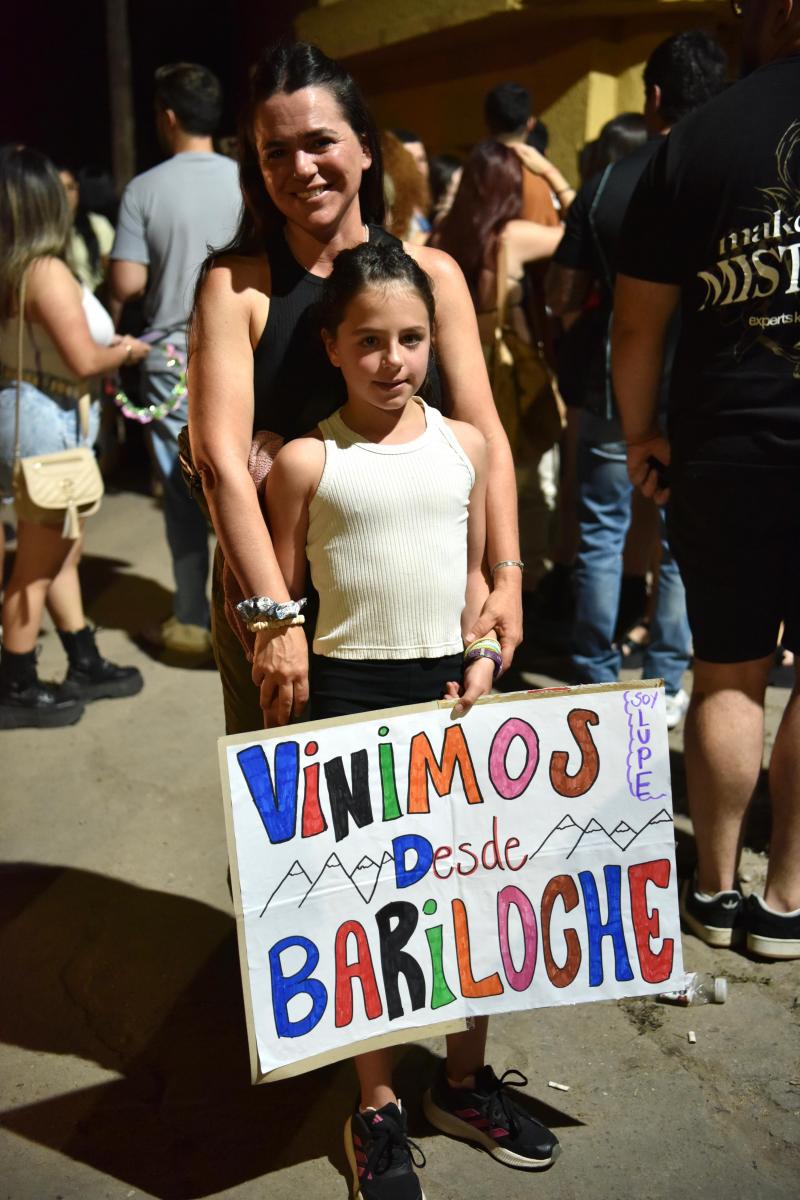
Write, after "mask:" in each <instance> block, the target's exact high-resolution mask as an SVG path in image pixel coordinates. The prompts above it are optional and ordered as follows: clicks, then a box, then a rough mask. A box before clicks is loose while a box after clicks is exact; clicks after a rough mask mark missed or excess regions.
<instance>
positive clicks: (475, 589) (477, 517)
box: [447, 421, 495, 717]
mask: <svg viewBox="0 0 800 1200" xmlns="http://www.w3.org/2000/svg"><path fill="white" fill-rule="evenodd" d="M449 424H450V427H451V429H452V430H453V433H454V434H455V435H456V437H457V438H458V440H459V442H460V444H461V446H462V448H463V450H464V453H465V454H466V455H467V457H468V458H469V460H470V462H471V463H472V466H473V468H474V470H475V482H474V483H473V485H472V491H471V492H470V497H469V520H468V522H467V588H466V596H465V601H464V610H463V612H462V614H461V630H462V635H463V637H464V642H465V644H467V645H468V644H469V642H471V641H473V640H474V639H473V638H472V637H469V636H468V635H469V633H470V630H471V629H472V626H473V624H474V623H475V621H476V619H477V617H478V616H479V614H480V612H481V609H482V608H483V606H484V604H485V603H486V600H487V598H488V596H489V587H488V585H487V583H486V575H485V574H484V566H483V564H484V559H485V557H486V472H487V465H488V448H487V445H486V439H485V438H484V436H483V435H482V434H481V433H480V432H479V430H477V429H475V427H474V426H473V425H467V424H465V423H464V422H462V421H451V422H449ZM488 636H489V637H494V636H495V631H494V629H491V630H489V631H488ZM493 680H494V664H493V663H492V661H491V659H478V660H477V661H475V662H473V663H470V665H469V666H468V667H467V668H466V670H465V672H464V685H463V687H462V688H461V689H459V688H458V686H457V685H456V684H455V683H453V684H451V685H448V689H447V695H448V697H449V698H451V699H455V698H456V697H458V696H459V695H460V699H459V701H458V703H457V704H456V705H455V707H454V709H453V716H454V717H460V716H463V714H464V713H465V712H468V711H469V709H470V708H472V705H473V704H474V703H475V701H476V700H477V699H478V697H479V696H485V695H486V694H487V693H488V692H490V691H491V690H492V682H493Z"/></svg>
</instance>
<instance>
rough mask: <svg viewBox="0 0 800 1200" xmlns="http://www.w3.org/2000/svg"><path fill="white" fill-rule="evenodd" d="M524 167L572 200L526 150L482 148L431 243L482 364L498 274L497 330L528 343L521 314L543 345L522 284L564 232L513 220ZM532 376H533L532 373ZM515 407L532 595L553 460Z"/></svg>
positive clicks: (546, 533)
mask: <svg viewBox="0 0 800 1200" xmlns="http://www.w3.org/2000/svg"><path fill="white" fill-rule="evenodd" d="M523 156H524V157H523ZM523 163H526V165H527V163H530V164H531V166H530V168H527V169H532V170H533V171H534V174H537V175H541V176H542V178H544V179H545V182H546V183H548V184H549V186H550V188H551V189H552V190H553V191H554V192H556V193H557V194H558V195H559V197H560V200H561V203H562V210H563V208H564V207H565V205H566V204H567V202H568V201H569V200H570V199H571V198H572V195H573V193H572V191H571V189H570V188H569V187H568V185H567V183H566V181H565V180H564V179H563V177H562V176H561V174H560V172H558V170H557V168H556V167H554V166H553V164H552V163H550V162H548V160H547V159H546V158H544V157H543V156H542V155H540V154H537V152H536V151H535V150H532V149H531V148H530V147H528V146H517V145H515V146H513V147H511V146H507V145H505V144H504V143H502V142H497V141H485V142H481V143H479V144H478V145H477V146H476V147H475V148H474V150H473V151H472V153H471V154H470V156H469V158H468V160H467V162H466V164H465V166H464V172H463V175H462V177H461V183H460V185H459V188H458V192H457V193H456V197H455V200H454V201H453V205H452V207H451V209H450V211H449V213H448V214H447V216H446V217H445V218H444V219H443V221H442V222H441V224H440V225H439V227H438V229H437V230H436V232H435V233H434V235H433V238H432V242H433V244H434V245H436V246H439V247H440V248H441V249H442V250H446V251H447V252H448V253H449V254H452V256H453V258H454V259H455V260H456V262H457V263H458V264H459V266H460V267H461V269H462V271H463V272H464V276H465V278H466V281H467V286H468V287H469V290H470V294H471V295H472V299H473V302H474V304H475V309H476V311H477V314H478V327H479V330H480V337H481V342H482V344H483V346H484V352H485V353H486V355H487V357H488V356H489V355H490V353H491V352H492V349H493V345H494V337H495V329H496V327H497V323H498V313H497V306H498V271H501V270H502V271H503V272H504V275H505V278H504V280H503V282H504V284H505V289H506V297H507V298H506V302H505V319H504V322H503V323H504V325H506V326H508V327H510V328H511V329H512V330H513V332H514V333H515V334H516V335H517V337H518V338H519V339H520V340H521V341H523V342H530V340H531V330H530V328H529V323H528V314H529V313H533V314H534V315H535V318H536V320H537V322H538V324H539V326H540V328H539V329H537V331H536V335H537V340H542V341H543V340H546V339H545V331H546V315H545V311H544V304H543V301H542V297H541V285H540V281H537V279H536V278H535V277H533V278H527V279H526V277H525V274H526V267H528V266H529V265H530V264H535V263H539V262H543V261H544V260H545V259H548V258H550V257H551V256H552V254H553V253H554V251H555V249H556V247H557V246H558V243H559V242H560V241H561V237H562V234H563V227H562V225H561V224H560V222H557V221H556V223H554V224H552V225H545V224H540V223H538V222H534V221H526V220H521V219H520V216H521V213H522V206H523V186H522V183H523V170H524V169H526V168H524V167H523ZM543 190H544V189H543ZM507 340H508V339H507ZM524 349H525V347H522V350H524ZM535 374H536V376H537V377H538V374H539V371H538V367H536V366H535ZM542 382H543V380H542ZM517 408H518V406H517V405H516V404H512V405H511V407H510V410H509V412H508V415H507V421H508V428H509V431H510V432H511V434H512V436H513V437H514V456H515V460H516V463H517V486H518V489H519V498H520V526H521V529H522V533H523V558H524V559H525V561H526V569H525V577H524V582H523V587H524V588H525V589H526V590H533V588H534V587H535V586H536V584H537V583H538V580H539V578H540V576H541V575H542V574H543V572H544V569H545V561H546V560H547V559H548V558H549V557H550V555H551V551H552V540H553V528H552V527H553V523H554V520H553V517H554V512H555V508H556V500H557V494H558V486H557V476H558V471H557V461H558V460H557V457H556V455H555V454H554V453H553V452H551V451H549V450H548V451H547V453H545V454H542V449H541V447H539V446H537V445H534V444H533V442H532V441H531V440H530V439H529V438H528V437H527V436H526V434H525V433H524V431H523V430H522V429H517V423H518V421H517Z"/></svg>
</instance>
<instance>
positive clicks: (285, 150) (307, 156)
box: [254, 87, 372, 233]
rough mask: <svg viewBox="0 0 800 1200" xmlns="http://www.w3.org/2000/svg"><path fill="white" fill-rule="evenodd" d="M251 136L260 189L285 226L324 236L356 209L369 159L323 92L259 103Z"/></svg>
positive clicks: (282, 94)
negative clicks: (261, 185) (292, 225)
mask: <svg viewBox="0 0 800 1200" xmlns="http://www.w3.org/2000/svg"><path fill="white" fill-rule="evenodd" d="M254 135H255V143H256V149H257V151H258V155H259V161H260V163H261V174H262V177H263V179H264V186H265V187H266V189H267V193H268V195H269V197H270V199H271V200H272V202H273V204H274V205H275V206H276V208H278V210H279V211H280V212H282V213H283V215H284V216H285V217H286V219H287V220H288V221H293V222H294V223H295V224H297V225H300V226H302V228H304V229H307V230H309V231H310V232H312V233H314V232H319V233H324V232H325V231H327V230H331V229H335V228H336V227H337V225H338V224H339V222H340V221H341V219H342V217H343V216H344V215H345V214H346V213H347V212H348V211H349V210H350V208H351V206H352V205H353V203H356V204H357V203H358V189H359V188H360V187H361V176H362V174H363V173H364V171H366V170H367V168H368V167H369V166H370V165H371V163H372V158H371V155H370V153H369V151H368V150H367V149H366V148H365V147H364V146H363V145H362V144H361V141H360V140H359V137H358V135H357V134H356V133H355V132H354V130H353V129H352V128H351V127H350V125H349V124H348V123H347V118H346V117H345V116H344V114H343V112H342V110H341V109H340V107H339V103H338V101H337V100H336V97H335V96H334V95H333V94H332V92H330V91H329V90H328V89H327V88H325V87H307V88H301V89H300V90H299V91H297V92H276V93H275V95H274V96H270V98H269V99H268V100H262V102H261V104H259V105H258V107H257V108H256V117H255V127H254Z"/></svg>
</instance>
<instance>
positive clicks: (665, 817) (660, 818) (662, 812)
mask: <svg viewBox="0 0 800 1200" xmlns="http://www.w3.org/2000/svg"><path fill="white" fill-rule="evenodd" d="M674 824H675V822H674V821H673V819H672V817H671V816H670V814H669V813H668V812H667V810H666V809H665V808H661V809H659V811H658V812H657V813H656V815H655V816H654V817H651V818H650V820H649V821H646V822H645V824H644V825H643V826H642V828H641V829H637V831H636V833H635V834H634V835H633V837H632V838H631V840H630V841H629V842H628V845H627V846H626V847H625V849H626V850H627V849H628V848H629V847H630V846H632V845H633V843H634V842H635V841H636V839H637V838H638V837H641V836H642V834H643V833H644V831H645V829H649V828H650V826H651V825H674Z"/></svg>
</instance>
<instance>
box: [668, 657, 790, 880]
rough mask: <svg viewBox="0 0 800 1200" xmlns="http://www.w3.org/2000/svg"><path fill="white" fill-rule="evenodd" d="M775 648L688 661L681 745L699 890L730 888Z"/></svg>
mask: <svg viewBox="0 0 800 1200" xmlns="http://www.w3.org/2000/svg"><path fill="white" fill-rule="evenodd" d="M773 661H774V655H772V654H770V655H769V656H768V657H766V658H762V659H756V660H753V661H750V662H742V663H711V662H704V661H703V660H702V659H697V658H696V659H695V661H694V685H693V687H692V700H691V704H690V706H689V711H688V713H687V715H686V727H685V730H684V752H685V756H686V782H687V786H688V792H689V811H690V813H691V817H692V824H693V825H694V834H695V840H696V843H697V887H698V890H699V891H701V892H705V893H707V894H708V895H711V896H713V895H715V894H716V893H717V892H727V891H732V890H733V889H735V888H736V869H737V866H738V863H739V854H740V852H741V843H742V831H743V828H744V819H745V816H746V813H747V809H748V807H749V805H750V801H751V799H752V796H753V792H754V791H755V787H756V783H757V782H758V776H759V772H760V770H761V760H762V755H763V751H764V695H765V692H766V687H767V678H768V676H769V671H770V668H771V666H772V664H773Z"/></svg>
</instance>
